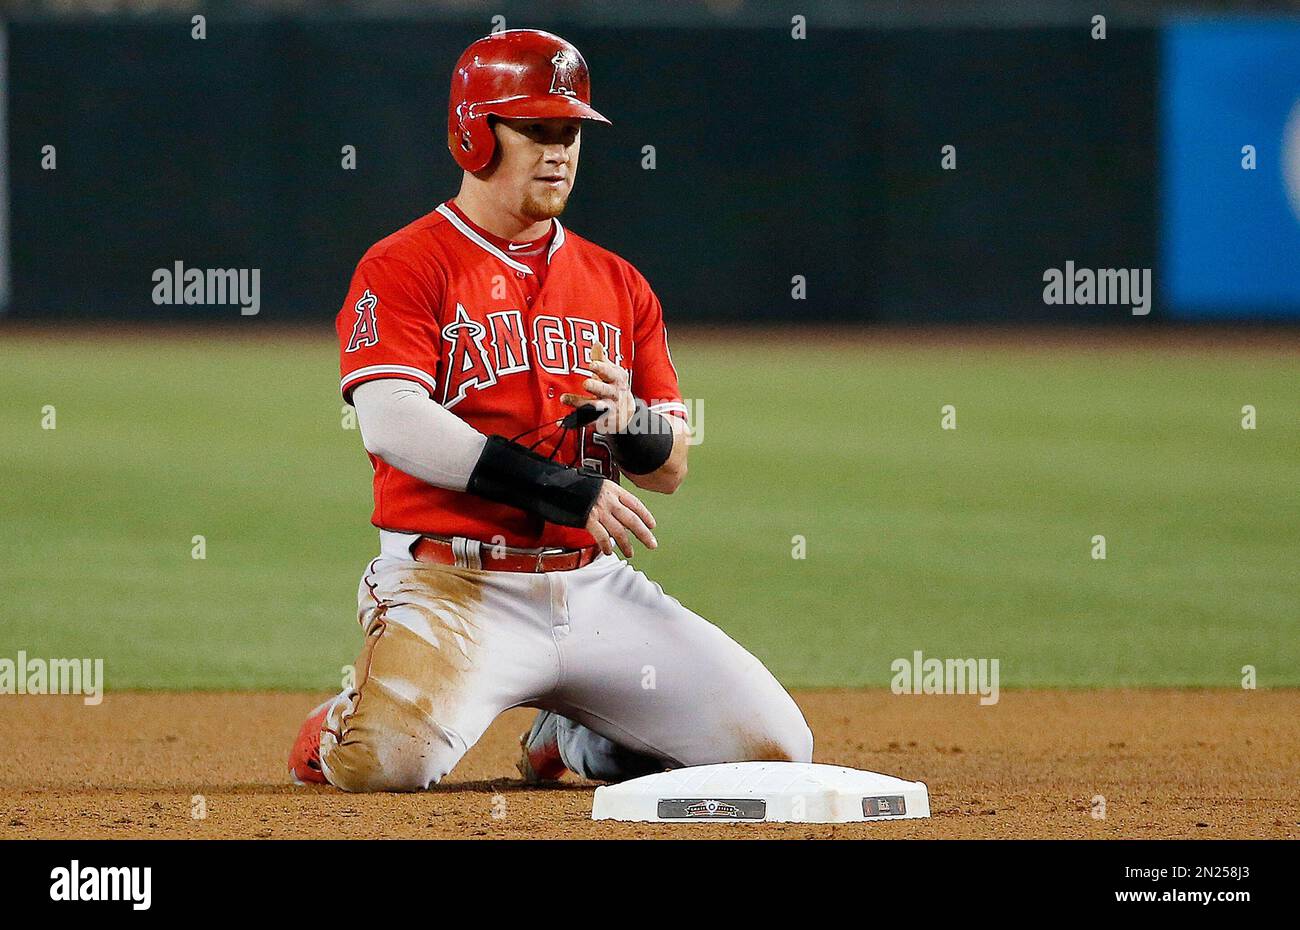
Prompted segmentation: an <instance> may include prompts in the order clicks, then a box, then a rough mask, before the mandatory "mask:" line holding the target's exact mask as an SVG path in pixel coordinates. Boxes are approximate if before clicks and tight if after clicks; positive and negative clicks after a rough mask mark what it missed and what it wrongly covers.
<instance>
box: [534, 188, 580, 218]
mask: <svg viewBox="0 0 1300 930" xmlns="http://www.w3.org/2000/svg"><path fill="white" fill-rule="evenodd" d="M568 202H569V189H568V188H567V187H563V188H546V187H544V188H543V189H542V190H530V191H528V192H527V193H526V194H525V195H524V206H523V214H524V216H526V217H528V218H529V219H531V220H550V219H554V218H555V217H557V216H559V215H560V214H561V213H563V212H564V207H565V204H567V203H568Z"/></svg>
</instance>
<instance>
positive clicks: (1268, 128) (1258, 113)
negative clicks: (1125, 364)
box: [1159, 19, 1300, 319]
mask: <svg viewBox="0 0 1300 930" xmlns="http://www.w3.org/2000/svg"><path fill="white" fill-rule="evenodd" d="M1163 46H1164V47H1163V58H1162V68H1161V70H1162V81H1161V88H1160V97H1161V124H1162V133H1161V147H1160V153H1159V158H1160V162H1161V177H1162V186H1163V189H1162V191H1161V206H1162V219H1161V222H1162V232H1161V239H1162V243H1161V267H1160V281H1161V287H1160V291H1162V292H1163V293H1162V294H1161V295H1160V296H1161V297H1162V303H1163V304H1164V306H1165V308H1166V311H1167V313H1168V314H1169V315H1170V316H1172V317H1175V318H1181V319H1214V318H1219V319H1241V318H1247V317H1260V318H1269V317H1271V318H1281V317H1286V318H1295V319H1300V20H1292V19H1249V20H1243V19H1211V20H1202V21H1196V20H1192V21H1187V22H1176V23H1170V24H1168V25H1167V26H1166V27H1165V30H1164V42H1163ZM1252 166H1253V167H1252Z"/></svg>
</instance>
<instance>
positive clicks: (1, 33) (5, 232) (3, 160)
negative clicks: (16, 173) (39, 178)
mask: <svg viewBox="0 0 1300 930" xmlns="http://www.w3.org/2000/svg"><path fill="white" fill-rule="evenodd" d="M12 296H13V295H12V293H11V291H10V279H9V24H8V23H6V22H4V21H3V20H0V316H4V315H5V313H6V312H8V310H9V300H10V298H11V297H12Z"/></svg>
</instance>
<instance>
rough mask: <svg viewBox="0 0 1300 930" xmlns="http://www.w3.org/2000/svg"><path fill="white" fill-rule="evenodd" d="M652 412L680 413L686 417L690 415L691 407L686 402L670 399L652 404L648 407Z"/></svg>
mask: <svg viewBox="0 0 1300 930" xmlns="http://www.w3.org/2000/svg"><path fill="white" fill-rule="evenodd" d="M647 409H648V410H649V411H650V412H651V413H680V414H681V415H682V416H684V417H689V416H690V413H691V411H690V409H689V408H688V407H687V406H686V405H685V404H679V403H677V402H676V401H670V402H668V403H664V404H652V405H651V406H650V407H649V408H647Z"/></svg>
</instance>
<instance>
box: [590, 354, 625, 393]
mask: <svg viewBox="0 0 1300 930" xmlns="http://www.w3.org/2000/svg"><path fill="white" fill-rule="evenodd" d="M591 370H592V371H593V372H595V373H596V374H597V375H599V376H600V377H601V378H602V379H603V380H605V381H607V382H609V383H610V384H616V385H618V386H619V387H626V386H627V371H625V370H624V369H622V368H620V367H618V366H617V365H615V364H614V363H613V362H598V361H595V360H593V361H592V363H591Z"/></svg>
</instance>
